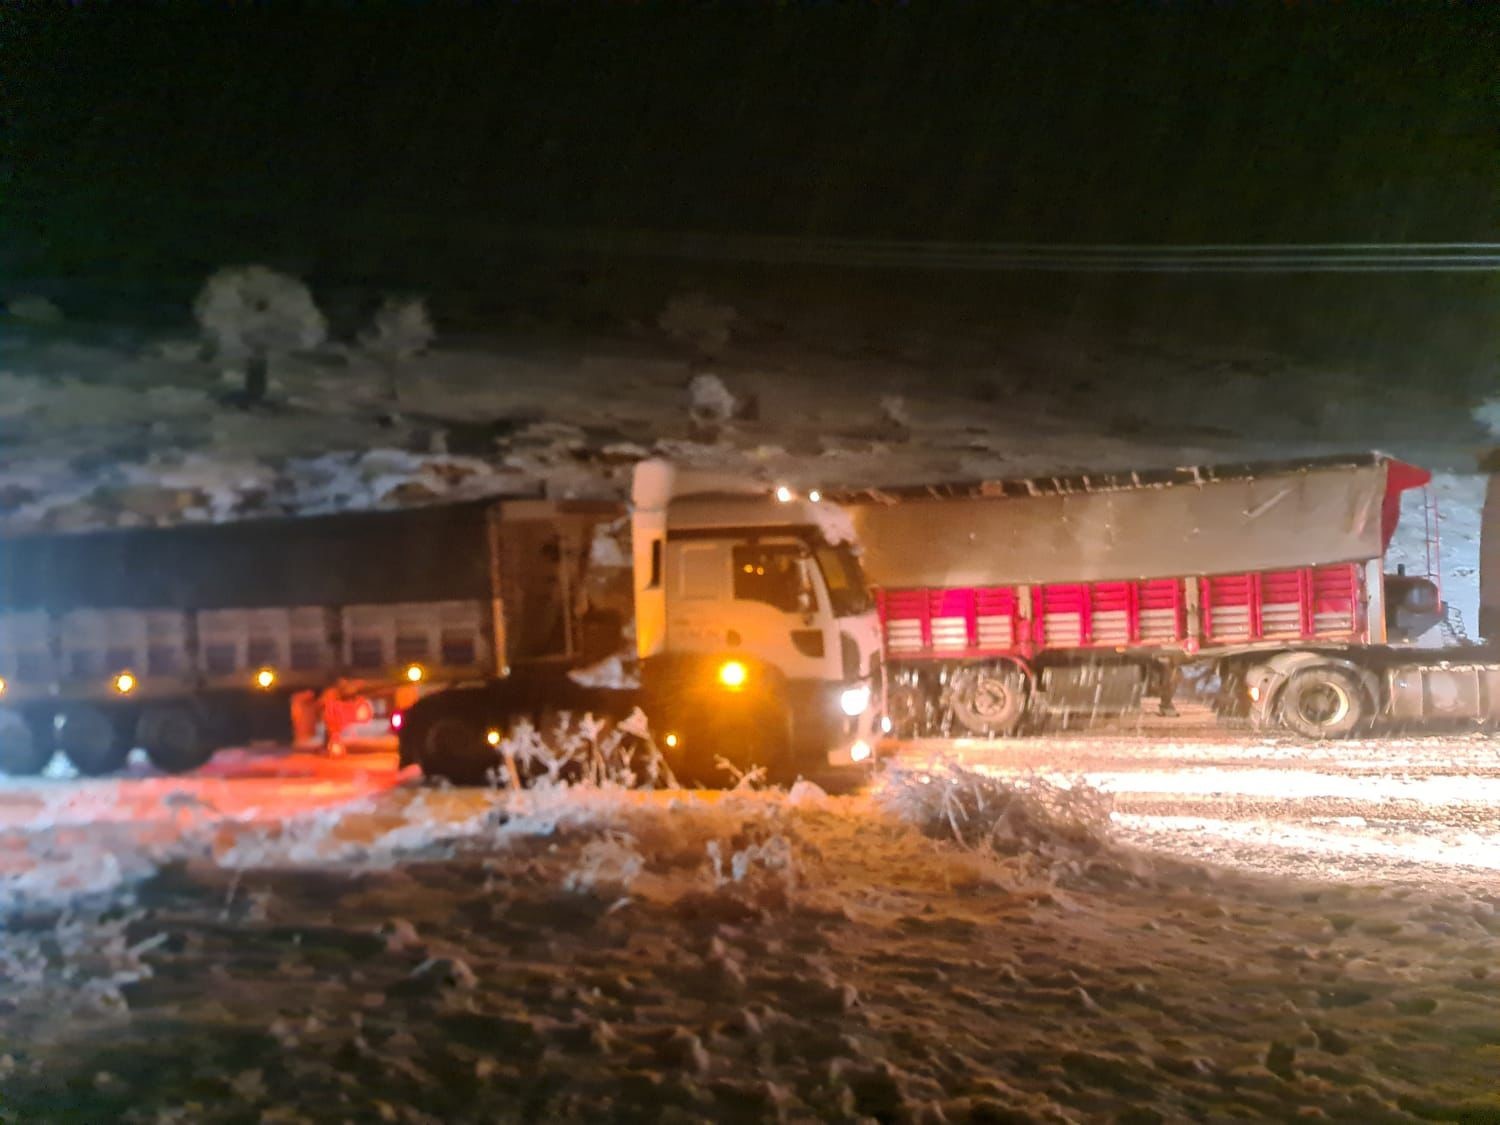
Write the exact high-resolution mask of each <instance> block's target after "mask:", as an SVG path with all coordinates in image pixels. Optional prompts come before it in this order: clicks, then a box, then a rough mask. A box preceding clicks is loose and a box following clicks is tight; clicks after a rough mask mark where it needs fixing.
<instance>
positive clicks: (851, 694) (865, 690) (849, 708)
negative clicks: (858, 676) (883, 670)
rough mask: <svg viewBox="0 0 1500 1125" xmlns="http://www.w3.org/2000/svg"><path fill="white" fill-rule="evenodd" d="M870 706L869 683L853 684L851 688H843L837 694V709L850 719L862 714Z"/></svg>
mask: <svg viewBox="0 0 1500 1125" xmlns="http://www.w3.org/2000/svg"><path fill="white" fill-rule="evenodd" d="M869 706H870V685H869V684H855V685H854V686H853V687H851V688H845V689H844V691H843V694H842V695H840V696H839V710H840V711H842V712H843V713H844V714H846V715H848V716H849V717H850V718H851V719H854V718H858V717H859V716H860V715H863V714H864V713H865V711H867V710H868V709H869Z"/></svg>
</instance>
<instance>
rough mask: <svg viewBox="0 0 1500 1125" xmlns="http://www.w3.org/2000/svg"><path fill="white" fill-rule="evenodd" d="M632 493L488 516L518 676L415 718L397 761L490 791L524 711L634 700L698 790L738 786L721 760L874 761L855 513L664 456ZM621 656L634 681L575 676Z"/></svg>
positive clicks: (489, 681) (875, 687)
mask: <svg viewBox="0 0 1500 1125" xmlns="http://www.w3.org/2000/svg"><path fill="white" fill-rule="evenodd" d="M632 501H633V503H632V506H631V508H630V509H629V511H628V512H627V511H626V509H624V508H623V507H620V506H615V505H607V504H603V505H601V504H576V503H574V504H570V503H565V502H550V501H500V502H498V503H497V504H494V505H492V506H491V507H490V508H489V509H488V517H489V519H490V521H491V526H492V528H493V531H492V533H491V535H490V536H489V538H488V542H489V543H490V544H492V545H499V549H498V550H497V549H496V548H495V547H493V546H492V547H491V548H489V550H490V554H491V567H492V569H493V570H494V572H495V574H496V575H497V579H496V581H497V587H496V589H497V596H498V598H499V601H500V603H501V605H503V606H504V607H507V608H506V611H505V613H504V615H503V616H504V617H505V620H506V630H507V631H506V643H505V645H504V650H505V652H506V654H507V655H506V664H505V666H504V667H503V668H501V669H500V673H501V674H499V675H495V676H491V677H487V678H485V679H483V680H480V681H477V682H472V683H463V684H456V685H454V686H452V687H450V688H448V689H446V690H443V691H439V692H432V693H429V694H427V695H425V696H424V697H423V698H422V699H421V700H420V701H419V702H418V703H417V704H416V705H415V706H413V707H412V708H411V709H410V710H409V711H406V712H404V713H402V714H401V715H400V716H399V719H398V722H399V726H400V746H401V757H402V761H403V762H416V763H419V764H420V765H421V766H422V767H423V769H424V771H426V772H427V773H429V774H436V775H440V776H444V777H448V778H451V779H453V780H456V781H463V782H476V781H479V780H481V779H482V777H483V776H484V775H485V774H486V772H488V771H489V770H491V769H493V767H494V765H495V763H496V755H495V750H494V744H495V743H496V742H497V741H499V740H500V739H501V738H502V737H503V735H504V732H505V731H506V730H507V729H508V728H509V727H510V725H511V724H512V723H514V722H515V721H516V720H517V719H518V718H522V717H527V718H534V717H536V716H537V715H538V714H540V713H545V712H548V711H562V710H569V711H574V712H578V711H585V710H589V711H594V712H596V713H598V712H604V713H615V714H619V713H621V711H622V710H624V709H628V708H633V707H635V706H640V707H641V708H642V710H643V711H644V712H645V714H646V716H647V718H648V719H649V721H650V724H651V727H652V729H653V730H654V731H655V732H656V735H657V742H658V745H660V746H662V747H663V748H664V749H665V752H666V754H667V757H668V759H669V762H670V764H671V765H672V766H673V769H674V771H675V772H676V773H677V775H678V777H679V778H682V779H684V780H703V781H710V782H711V781H715V780H724V779H725V778H724V775H723V774H721V773H719V772H718V767H717V765H716V763H717V761H718V759H720V758H722V759H724V760H725V761H727V762H728V763H730V764H731V765H733V766H734V767H735V768H737V769H741V770H743V769H747V768H750V767H756V766H759V767H763V768H764V769H765V770H766V771H767V773H768V774H769V776H770V777H771V778H772V779H774V780H781V781H785V780H789V779H791V778H793V777H794V776H796V775H797V774H799V773H809V772H812V771H815V770H817V769H819V768H822V767H825V766H827V765H840V764H853V763H858V762H862V761H866V760H868V759H869V758H870V756H871V753H872V746H873V745H874V743H875V740H876V732H875V723H876V716H877V714H878V706H879V701H880V698H881V694H882V691H881V688H882V685H881V682H880V679H881V655H880V631H879V626H878V622H877V620H876V616H875V608H874V601H873V599H872V598H871V596H870V594H869V591H868V589H867V587H866V586H865V582H864V577H863V573H862V571H861V569H860V564H859V560H858V558H857V556H856V554H855V551H854V549H853V543H852V541H851V532H850V526H849V524H848V521H847V518H846V517H845V516H844V514H843V513H842V511H841V510H840V509H838V508H836V507H835V506H834V505H832V504H829V503H824V502H820V501H819V499H818V497H817V495H816V493H813V494H811V495H809V496H796V495H794V494H793V493H792V492H791V491H790V490H788V489H786V488H777V489H770V488H767V487H766V486H763V485H758V484H753V483H747V482H745V481H743V480H739V479H735V478H730V477H726V476H722V475H716V474H705V473H698V472H691V471H683V470H679V469H677V468H675V467H673V466H671V465H668V464H665V463H662V462H654V461H653V462H643V463H642V464H640V465H638V466H637V467H636V473H635V480H634V487H633V493H632ZM526 545H531V547H530V548H528V547H527V546H526ZM455 547H456V548H457V549H463V550H470V549H479V550H483V549H485V548H483V547H482V545H479V544H477V543H475V544H470V545H469V546H467V547H463V546H460V545H459V544H455ZM507 547H508V548H509V551H510V552H511V553H510V554H507V553H506V549H507ZM528 549H530V550H531V551H532V552H535V551H536V550H540V551H541V552H542V556H541V557H537V556H536V555H535V554H534V553H533V554H532V555H531V557H527V556H526V554H525V552H526V551H527V550H528ZM517 550H520V551H522V552H523V554H522V555H521V556H520V557H517V556H516V555H515V554H514V552H515V551H517ZM518 584H519V585H518ZM632 637H633V645H632V644H631V639H632ZM622 646H623V647H625V648H627V649H629V654H628V655H629V656H630V657H633V659H627V661H626V662H625V663H626V665H627V666H632V667H631V671H632V672H633V675H631V676H630V677H629V680H628V682H627V683H625V684H620V683H618V682H616V683H609V684H606V685H605V686H598V681H597V680H594V679H590V677H588V676H587V675H581V674H580V671H581V669H585V668H587V667H589V666H592V665H596V664H598V663H599V662H600V661H608V660H609V659H610V658H611V655H612V654H616V653H618V652H620V650H621V648H622ZM591 685H592V686H591Z"/></svg>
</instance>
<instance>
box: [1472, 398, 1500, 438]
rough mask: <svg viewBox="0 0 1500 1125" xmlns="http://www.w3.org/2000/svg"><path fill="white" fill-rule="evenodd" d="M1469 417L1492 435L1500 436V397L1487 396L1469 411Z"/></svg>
mask: <svg viewBox="0 0 1500 1125" xmlns="http://www.w3.org/2000/svg"><path fill="white" fill-rule="evenodd" d="M1469 417H1471V418H1473V419H1474V421H1475V422H1477V423H1479V425H1480V426H1482V427H1483V428H1484V430H1485V432H1486V433H1488V434H1489V435H1490V436H1491V437H1494V438H1500V398H1487V399H1485V400H1484V401H1483V402H1481V403H1480V404H1479V405H1478V406H1476V407H1474V408H1473V409H1472V410H1470V411H1469Z"/></svg>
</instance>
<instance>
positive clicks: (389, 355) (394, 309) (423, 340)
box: [359, 297, 433, 362]
mask: <svg viewBox="0 0 1500 1125" xmlns="http://www.w3.org/2000/svg"><path fill="white" fill-rule="evenodd" d="M432 337H433V330H432V317H431V316H429V315H428V313H427V302H426V301H424V300H422V298H420V297H387V298H386V299H385V300H384V301H383V302H382V303H381V305H380V308H379V309H377V310H376V312H375V316H374V318H373V319H372V320H371V321H370V325H369V327H368V328H366V329H365V330H364V331H363V332H362V333H360V337H359V343H360V346H361V347H362V348H364V349H365V351H367V352H369V353H370V354H371V355H375V356H379V357H380V358H382V359H385V360H387V361H390V362H397V361H401V360H408V359H411V358H412V357H413V356H418V355H421V354H422V353H423V352H425V351H426V350H427V349H428V348H429V347H431V346H432Z"/></svg>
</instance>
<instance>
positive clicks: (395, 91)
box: [0, 3, 1500, 380]
mask: <svg viewBox="0 0 1500 1125" xmlns="http://www.w3.org/2000/svg"><path fill="white" fill-rule="evenodd" d="M996 8H1001V9H1002V10H1001V11H999V12H997V11H996V10H995V9H996ZM0 20H3V23H0V29H3V30H0V34H3V51H4V73H5V79H4V93H5V98H6V106H5V116H6V120H5V126H6V128H5V140H4V145H5V153H4V165H3V175H4V181H3V191H4V209H5V215H4V222H3V228H0V255H3V258H0V261H3V264H4V266H5V267H6V271H7V273H8V274H9V275H10V276H11V277H12V278H16V277H22V278H26V277H30V278H36V279H45V280H47V281H49V282H51V283H56V282H57V281H58V279H71V280H72V282H73V283H75V284H78V285H80V286H82V285H84V284H85V283H87V284H89V285H95V286H114V287H117V288H118V287H126V286H134V287H136V288H137V289H140V288H142V287H146V288H151V287H155V288H157V289H159V290H161V291H163V292H172V293H174V294H175V293H177V292H179V291H180V292H183V293H186V292H190V290H191V288H192V286H193V285H194V284H196V283H197V281H198V280H199V279H201V277H202V276H203V275H204V274H205V273H206V272H208V271H209V270H211V269H212V268H214V267H216V266H218V265H221V264H223V263H225V262H230V261H239V260H260V261H268V262H271V263H273V264H278V265H282V266H285V267H287V268H291V269H295V270H297V271H299V272H301V273H303V274H304V275H305V276H307V277H308V278H309V280H311V281H313V282H314V283H315V284H318V283H324V284H349V285H355V286H360V285H365V286H390V285H396V284H400V285H404V286H407V287H410V288H413V289H418V290H422V291H426V292H429V293H431V294H434V300H435V304H440V300H439V298H440V296H441V295H442V294H443V293H445V292H447V293H453V294H466V295H468V297H469V298H470V299H469V300H467V301H466V302H464V301H458V300H455V301H454V302H452V304H453V305H454V307H455V308H458V307H459V306H462V308H464V309H465V310H468V315H469V316H470V317H471V318H472V319H474V320H476V321H482V320H483V319H484V318H485V316H486V315H493V317H494V318H495V320H496V323H497V324H498V323H500V322H503V320H504V317H505V314H506V311H507V309H508V307H509V306H510V305H512V304H514V303H516V302H518V301H522V300H533V301H534V300H535V294H536V292H538V291H539V290H538V286H539V285H540V284H541V283H539V282H537V281H536V278H538V277H542V276H543V275H545V276H546V277H547V278H548V279H549V280H548V282H547V284H548V285H555V284H556V282H557V278H559V277H569V278H572V279H573V281H574V282H575V283H576V282H577V281H578V277H579V274H578V272H577V270H576V269H573V272H568V271H567V270H559V269H558V268H557V266H556V263H555V262H552V261H549V260H548V255H547V253H545V252H539V251H537V250H536V249H535V248H531V249H517V248H516V245H515V239H516V236H517V235H518V234H521V235H526V234H536V233H537V232H543V231H547V232H550V231H555V230H575V231H576V230H611V229H615V230H625V229H629V230H637V229H647V230H705V231H723V232H735V233H747V234H778V235H782V234H791V235H798V234H817V235H841V236H858V237H890V238H916V239H936V238H944V239H987V240H1016V241H1026V242H1111V243H1113V242H1147V243H1169V242H1188V243H1191V242H1215V243H1218V242H1303V241H1312V242H1326V241H1345V240H1353V241H1387V240H1389V241H1406V240H1412V241H1449V240H1480V241H1491V240H1494V241H1500V222H1497V219H1500V77H1497V75H1500V11H1497V9H1496V8H1495V7H1494V6H1492V5H1489V4H1473V5H1461V4H1442V5H1438V4H1412V5H1371V4H1346V5H1302V4H1286V5H1270V4H1242V5H1209V4H1166V3H1156V4H1146V3H1142V4H1133V5H1102V4H1098V5H1096V4H1046V5H1029V4H1010V3H1007V4H1006V5H1003V6H999V5H996V6H990V5H982V6H975V7H962V6H940V7H923V8H920V9H918V10H910V9H906V8H892V7H881V6H874V5H847V6H835V5H829V6H792V5H787V6H775V7H772V6H766V7H755V6H725V7H711V6H706V7H689V6H677V7H672V8H670V9H668V8H634V7H632V8H626V7H618V6H615V7H602V6H586V7H574V6H555V7H553V6H539V7H527V6H513V7H505V8H485V9H471V8H460V7H452V6H440V5H415V4H413V5H403V6H376V7H371V6H367V5H352V4H351V5H336V4H317V5H307V6H297V7H293V6H287V5H282V6H264V7H258V6H251V5H238V6H232V7H231V6H221V5H209V4H191V5H190V4H177V5H161V6H158V7H154V8H148V7H146V6H143V5H107V4H84V5H81V6H79V7H77V8H74V9H71V10H68V9H61V8H53V7H47V8H42V7H39V6H24V5H23V6H20V7H18V8H10V9H7V10H6V11H5V13H4V15H3V16H0ZM576 265H577V263H573V264H572V266H570V269H571V268H572V267H573V266H576ZM611 271H612V272H611ZM682 272H683V271H682V267H676V266H673V267H668V266H662V265H660V264H659V263H658V264H644V265H643V264H642V263H639V262H612V263H604V262H603V260H602V259H599V260H596V261H592V262H590V263H588V264H587V268H586V269H585V270H584V273H585V274H586V275H587V277H588V279H589V282H590V284H593V285H594V286H595V290H594V292H593V294H592V295H591V296H589V297H588V298H587V299H589V300H593V301H595V302H596V303H598V302H602V304H604V305H609V304H610V302H611V300H613V299H614V298H611V297H609V296H605V297H600V296H599V295H598V288H599V285H600V282H599V279H600V277H601V276H605V275H606V274H607V275H608V276H609V277H610V278H612V279H614V281H615V282H618V284H614V285H613V287H612V288H611V286H610V285H609V284H606V285H605V286H604V288H606V289H610V291H611V292H614V293H616V294H617V295H618V299H619V301H621V302H623V303H625V304H629V302H630V300H631V297H630V294H632V293H636V294H639V293H642V292H643V288H642V281H643V279H644V282H645V284H644V291H648V292H649V293H650V298H651V300H656V299H657V297H658V296H659V294H658V293H657V291H656V290H657V289H660V290H662V291H669V290H671V289H673V288H677V287H679V286H680V284H681V282H682V280H683V278H682V276H681V274H682ZM709 273H712V271H709ZM668 275H670V276H668ZM625 278H628V279H630V281H631V283H630V284H625V283H624V282H623V281H622V280H621V279H625ZM741 280H743V278H742V279H741ZM754 280H755V282H756V283H757V284H762V285H763V284H765V283H767V281H770V282H772V283H774V282H775V281H776V280H777V279H775V278H766V277H761V276H759V275H757V276H756V278H755V279H754ZM656 282H659V284H658V285H655V287H653V283H656ZM786 283H787V285H788V286H789V291H791V290H795V291H796V292H798V293H799V294H800V295H801V296H802V297H805V298H806V299H810V300H818V299H825V300H840V301H858V300H860V299H862V298H861V293H862V292H863V291H864V290H866V289H871V288H873V289H881V288H883V287H885V288H889V287H904V288H905V289H907V290H910V289H912V288H922V289H923V290H924V291H930V292H931V293H933V294H934V296H933V300H934V301H936V302H938V303H942V302H943V301H946V300H949V299H950V298H951V299H952V300H959V301H963V300H977V301H979V303H980V304H984V303H991V304H995V305H999V306H1003V307H1004V308H1006V309H1007V310H1010V311H1011V313H1013V314H1014V313H1015V312H1016V310H1018V309H1019V310H1022V311H1023V312H1024V311H1025V310H1029V309H1032V308H1034V309H1035V310H1036V311H1037V312H1038V314H1039V315H1047V316H1061V317H1067V318H1073V319H1075V320H1076V318H1078V317H1080V316H1081V317H1084V318H1086V319H1089V320H1091V321H1096V320H1097V321H1101V322H1109V323H1116V324H1119V323H1125V324H1131V325H1136V326H1139V325H1146V326H1148V327H1149V326H1151V325H1160V326H1162V330H1163V331H1167V332H1174V333H1192V332H1199V331H1201V332H1203V333H1204V334H1206V335H1222V334H1224V333H1228V334H1230V335H1231V336H1235V337H1240V338H1244V339H1246V340H1247V341H1256V342H1269V343H1285V344H1287V345H1288V346H1294V347H1302V348H1305V349H1309V350H1312V351H1319V350H1321V351H1323V352H1327V353H1329V354H1333V355H1347V356H1349V357H1352V358H1354V359H1358V360H1360V361H1362V362H1366V363H1369V362H1374V361H1377V360H1379V359H1380V357H1382V356H1386V355H1396V354H1399V355H1400V357H1401V358H1402V362H1403V364H1405V365H1406V369H1407V370H1410V369H1411V365H1412V364H1414V363H1415V364H1419V365H1420V364H1425V363H1430V362H1433V357H1434V356H1439V357H1440V358H1441V364H1442V366H1443V368H1444V370H1450V369H1456V368H1463V369H1464V371H1465V372H1466V374H1464V375H1462V376H1461V377H1462V378H1463V379H1466V380H1467V379H1472V378H1474V377H1475V376H1474V374H1473V372H1474V371H1476V370H1481V369H1483V370H1488V369H1490V368H1492V367H1493V365H1494V362H1495V359H1496V354H1497V351H1500V347H1497V338H1496V326H1497V324H1500V286H1497V284H1496V282H1495V280H1494V279H1493V278H1492V277H1490V276H1489V275H1480V276H1474V275H1469V276H1460V277H1452V276H1440V275H1418V276H1416V277H1384V276H1381V277H1362V278H1353V279H1351V278H1345V277H1338V278H1293V279H1287V278H1271V279H1265V278H1254V279H1248V280H1247V279H1227V280H1218V279H1204V278H1197V277H1194V278H1187V279H1181V278H1168V279H1155V278H1144V279H1143V278H1141V277H1138V276H1126V277H1123V278H1122V277H1113V276H1111V277H1103V278H1100V277H1087V278H1076V277H1064V278H1057V277H1051V276H1049V277H1038V276H1036V275H1020V276H1017V275H1010V276H1006V277H997V278H973V277H970V278H964V279H958V280H955V279H952V278H927V279H915V280H914V279H911V278H891V277H882V278H871V277H868V276H865V277H861V278H860V279H856V280H854V281H852V282H851V280H850V279H848V278H842V277H837V276H831V275H829V274H828V272H827V271H823V272H821V273H820V272H819V271H802V273H800V274H799V275H798V276H797V277H795V278H787V279H786ZM478 292H483V293H486V294H487V298H486V299H483V300H481V299H476V298H474V294H475V293H478ZM550 292H552V295H553V297H554V298H555V299H556V300H557V301H560V302H563V303H566V301H567V300H568V299H569V297H568V295H567V294H566V293H562V292H561V291H558V290H555V289H554V290H551V291H550ZM575 296H578V295H577V294H575ZM578 299H579V300H583V299H585V298H584V297H582V296H578ZM641 299H643V300H644V297H642V298H641ZM879 303H880V302H879V300H874V304H879ZM596 311H597V310H596ZM624 311H625V310H623V309H622V315H623V314H624ZM629 311H630V312H631V313H632V314H634V313H637V312H639V310H637V309H632V310H629ZM1262 338H1264V339H1262ZM1454 377H1455V378H1459V377H1460V376H1457V375H1455V376H1454Z"/></svg>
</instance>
